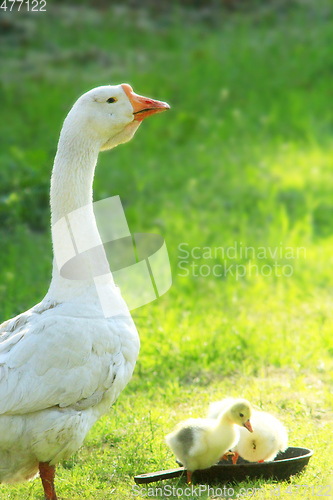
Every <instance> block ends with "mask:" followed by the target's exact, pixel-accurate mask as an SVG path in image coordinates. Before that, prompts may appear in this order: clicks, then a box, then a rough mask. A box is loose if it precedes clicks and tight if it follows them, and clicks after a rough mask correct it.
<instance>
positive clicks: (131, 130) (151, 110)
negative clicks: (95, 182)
mask: <svg viewBox="0 0 333 500" xmlns="http://www.w3.org/2000/svg"><path fill="white" fill-rule="evenodd" d="M169 108H170V106H169V105H168V104H167V103H165V102H162V101H156V100H154V99H149V98H147V97H143V96H140V95H138V94H135V93H134V92H133V89H132V87H131V86H130V85H128V84H126V83H123V84H121V85H105V86H101V87H96V88H94V89H92V90H90V91H89V92H86V93H85V94H83V95H82V96H81V97H80V98H79V99H78V100H77V101H76V103H75V104H74V106H73V108H72V109H71V111H70V113H69V114H68V116H67V118H66V120H65V123H64V130H65V131H66V132H68V131H69V130H70V131H71V132H74V134H75V136H76V137H77V136H80V137H82V139H83V140H84V141H86V142H88V143H90V144H91V143H94V145H96V146H97V147H98V150H99V151H103V150H107V149H111V148H113V147H115V146H117V145H118V144H123V143H124V142H127V141H129V140H130V139H131V138H132V137H133V135H134V134H135V132H136V130H137V129H138V127H139V125H140V124H141V123H142V120H143V119H144V118H146V117H147V116H150V115H153V114H155V113H160V112H162V111H165V110H167V109H169ZM66 135H68V134H66Z"/></svg>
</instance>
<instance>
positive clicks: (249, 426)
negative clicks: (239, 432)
mask: <svg viewBox="0 0 333 500" xmlns="http://www.w3.org/2000/svg"><path fill="white" fill-rule="evenodd" d="M243 425H244V427H246V428H247V430H248V431H249V432H253V429H252V425H251V422H250V420H247V421H246V422H245V423H244V424H243Z"/></svg>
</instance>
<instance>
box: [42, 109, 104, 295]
mask: <svg viewBox="0 0 333 500" xmlns="http://www.w3.org/2000/svg"><path fill="white" fill-rule="evenodd" d="M69 116H70V115H69ZM68 122H69V123H68ZM77 125H79V124H77ZM100 147H101V145H100V144H99V143H98V141H96V138H94V137H90V136H87V135H84V134H82V130H81V131H80V127H79V126H75V123H74V124H73V120H70V119H69V117H68V118H67V119H66V120H65V123H64V127H63V129H62V132H61V135H60V140H59V144H58V150H57V154H56V157H55V161H54V167H53V172H52V178H51V200H50V202H51V226H52V243H53V248H54V250H55V249H56V248H59V245H60V246H61V245H63V246H65V245H66V244H67V243H65V242H64V241H62V239H64V238H63V235H64V233H60V234H59V231H56V230H55V227H54V226H55V224H56V223H57V222H58V221H60V220H62V221H63V222H64V223H65V225H66V228H67V227H68V228H69V227H70V225H69V220H70V217H71V214H72V213H73V212H74V211H76V210H77V209H79V208H81V207H85V210H84V216H81V223H80V224H78V225H77V229H78V231H80V232H81V233H80V237H81V241H82V239H83V240H86V243H87V247H89V242H90V241H94V242H95V244H94V246H96V242H99V243H100V244H101V243H102V242H101V239H100V236H99V233H98V229H97V225H96V220H95V216H94V212H93V203H92V200H93V195H92V192H93V190H92V186H93V179H94V173H95V166H96V163H97V157H98V153H99V150H100ZM66 228H65V229H66ZM66 233H67V229H66ZM72 237H74V238H73V241H74V246H75V234H73V233H72ZM65 250H66V249H65ZM85 265H87V262H86V263H85ZM88 265H89V262H88ZM93 286H94V285H93V281H92V279H90V280H70V279H65V278H63V277H62V276H61V275H60V274H59V269H58V266H57V263H56V260H55V259H54V261H53V272H52V282H51V285H50V289H49V292H48V296H51V297H52V298H53V299H54V300H59V301H62V300H66V299H68V298H70V297H72V296H73V295H74V296H77V295H80V294H81V293H83V291H84V290H86V289H87V287H90V288H91V287H93Z"/></svg>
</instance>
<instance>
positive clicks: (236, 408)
mask: <svg viewBox="0 0 333 500" xmlns="http://www.w3.org/2000/svg"><path fill="white" fill-rule="evenodd" d="M251 415H252V408H251V405H250V403H249V402H248V401H246V399H238V400H236V401H235V402H234V403H233V404H232V405H231V406H230V408H229V410H228V416H229V418H230V420H231V421H232V422H234V423H235V424H237V425H240V426H241V427H245V428H246V429H247V430H248V431H249V432H253V429H252V425H251V422H250V418H251Z"/></svg>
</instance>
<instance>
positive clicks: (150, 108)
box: [121, 83, 170, 121]
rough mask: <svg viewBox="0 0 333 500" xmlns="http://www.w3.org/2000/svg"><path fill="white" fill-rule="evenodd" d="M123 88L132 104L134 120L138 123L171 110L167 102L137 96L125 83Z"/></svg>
mask: <svg viewBox="0 0 333 500" xmlns="http://www.w3.org/2000/svg"><path fill="white" fill-rule="evenodd" d="M121 86H122V88H123V91H124V92H125V94H126V95H127V97H128V99H129V101H130V103H131V104H132V107H133V115H134V120H136V121H142V120H143V119H144V118H146V117H147V116H150V115H153V114H155V113H162V111H166V110H167V109H170V106H169V104H167V103H166V102H162V101H155V100H154V99H149V98H148V97H143V96H142V95H138V94H135V93H134V92H133V89H132V87H131V86H130V85H128V84H127V83H123V84H122V85H121Z"/></svg>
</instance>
